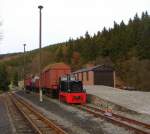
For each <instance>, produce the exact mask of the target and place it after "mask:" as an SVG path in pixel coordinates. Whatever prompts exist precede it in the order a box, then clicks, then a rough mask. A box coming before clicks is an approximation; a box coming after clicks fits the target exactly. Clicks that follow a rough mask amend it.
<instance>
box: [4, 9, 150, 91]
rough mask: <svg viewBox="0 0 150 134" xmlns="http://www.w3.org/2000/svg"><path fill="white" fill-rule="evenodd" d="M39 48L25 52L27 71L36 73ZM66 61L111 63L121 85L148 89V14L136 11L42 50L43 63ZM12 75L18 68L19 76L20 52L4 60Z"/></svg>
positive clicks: (78, 64)
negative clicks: (94, 31)
mask: <svg viewBox="0 0 150 134" xmlns="http://www.w3.org/2000/svg"><path fill="white" fill-rule="evenodd" d="M38 60H39V57H38V50H33V51H31V52H27V53H26V74H30V73H31V72H32V73H38ZM62 61H63V62H65V63H68V64H70V65H71V66H72V69H73V70H77V69H79V68H81V67H84V66H86V64H94V65H97V64H109V65H112V66H113V67H114V68H115V70H116V72H117V78H119V79H120V80H121V81H122V82H123V84H124V85H126V86H133V87H136V89H138V90H147V91H148V90H149V91H150V82H149V80H150V16H149V15H148V13H147V12H143V13H142V15H141V17H138V15H137V14H136V15H135V17H134V19H130V20H129V22H128V24H125V23H124V22H123V21H122V22H121V23H120V24H117V23H116V22H114V27H113V28H110V29H106V28H105V27H104V28H103V30H102V31H98V32H97V33H95V34H94V36H91V35H89V33H88V32H86V33H85V36H81V37H79V38H77V39H69V41H67V42H63V43H59V44H55V45H50V46H48V47H45V48H43V50H42V66H43V67H45V66H46V65H48V64H49V63H54V62H62ZM5 64H6V65H7V66H8V68H7V70H8V72H9V74H10V76H11V78H13V76H14V74H16V73H17V72H18V78H21V77H22V74H21V72H22V67H23V55H22V56H18V57H17V58H14V59H13V60H7V61H5Z"/></svg>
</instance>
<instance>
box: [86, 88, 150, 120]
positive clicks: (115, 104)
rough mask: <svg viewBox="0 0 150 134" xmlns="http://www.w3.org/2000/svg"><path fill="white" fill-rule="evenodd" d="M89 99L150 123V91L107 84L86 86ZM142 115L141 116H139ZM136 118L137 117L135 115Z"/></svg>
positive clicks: (102, 106) (101, 105)
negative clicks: (133, 89)
mask: <svg viewBox="0 0 150 134" xmlns="http://www.w3.org/2000/svg"><path fill="white" fill-rule="evenodd" d="M84 88H85V89H86V91H87V93H88V101H90V102H91V103H93V104H95V105H97V106H98V105H99V106H100V107H101V108H103V109H106V108H111V109H112V110H115V111H122V112H124V113H125V114H126V113H130V115H131V116H132V117H133V116H136V115H137V117H138V118H140V116H141V119H142V120H144V121H146V122H148V123H150V92H140V91H127V90H122V89H118V88H113V87H107V86H85V87H84ZM139 115H140V116H139ZM135 118H136V117H135Z"/></svg>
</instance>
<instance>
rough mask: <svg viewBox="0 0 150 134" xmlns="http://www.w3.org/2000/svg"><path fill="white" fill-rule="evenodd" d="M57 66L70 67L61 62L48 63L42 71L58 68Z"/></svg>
mask: <svg viewBox="0 0 150 134" xmlns="http://www.w3.org/2000/svg"><path fill="white" fill-rule="evenodd" d="M59 68H64V69H70V66H69V65H67V64H65V63H62V62H60V63H54V64H49V65H47V66H46V67H45V68H44V69H43V72H44V71H47V70H49V69H59Z"/></svg>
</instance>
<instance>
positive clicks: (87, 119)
mask: <svg viewBox="0 0 150 134" xmlns="http://www.w3.org/2000/svg"><path fill="white" fill-rule="evenodd" d="M17 94H19V95H20V96H22V97H23V98H25V99H26V100H27V101H28V102H30V103H31V104H32V105H34V106H35V107H36V108H38V109H39V110H40V111H42V113H43V114H45V115H46V116H47V117H48V118H49V119H52V120H54V121H55V122H56V123H57V124H59V125H61V126H62V127H63V128H64V129H65V130H67V132H68V133H69V134H130V133H131V132H129V131H127V130H125V129H124V128H121V127H118V126H115V125H113V124H111V123H108V122H106V121H105V120H102V119H100V118H96V117H93V116H92V115H91V114H88V113H86V112H83V111H81V110H79V109H77V108H74V107H72V106H69V105H67V104H64V103H61V102H59V101H58V100H55V99H50V98H48V97H45V98H44V101H43V102H42V103H40V102H39V97H38V96H37V95H35V94H31V93H30V94H26V93H24V92H22V91H19V92H17Z"/></svg>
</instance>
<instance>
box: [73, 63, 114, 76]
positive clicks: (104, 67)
mask: <svg viewBox="0 0 150 134" xmlns="http://www.w3.org/2000/svg"><path fill="white" fill-rule="evenodd" d="M113 70H114V69H113V67H111V66H108V65H104V64H103V65H97V66H94V67H89V68H83V69H80V70H77V71H75V72H73V73H72V74H76V73H81V72H88V71H113Z"/></svg>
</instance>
